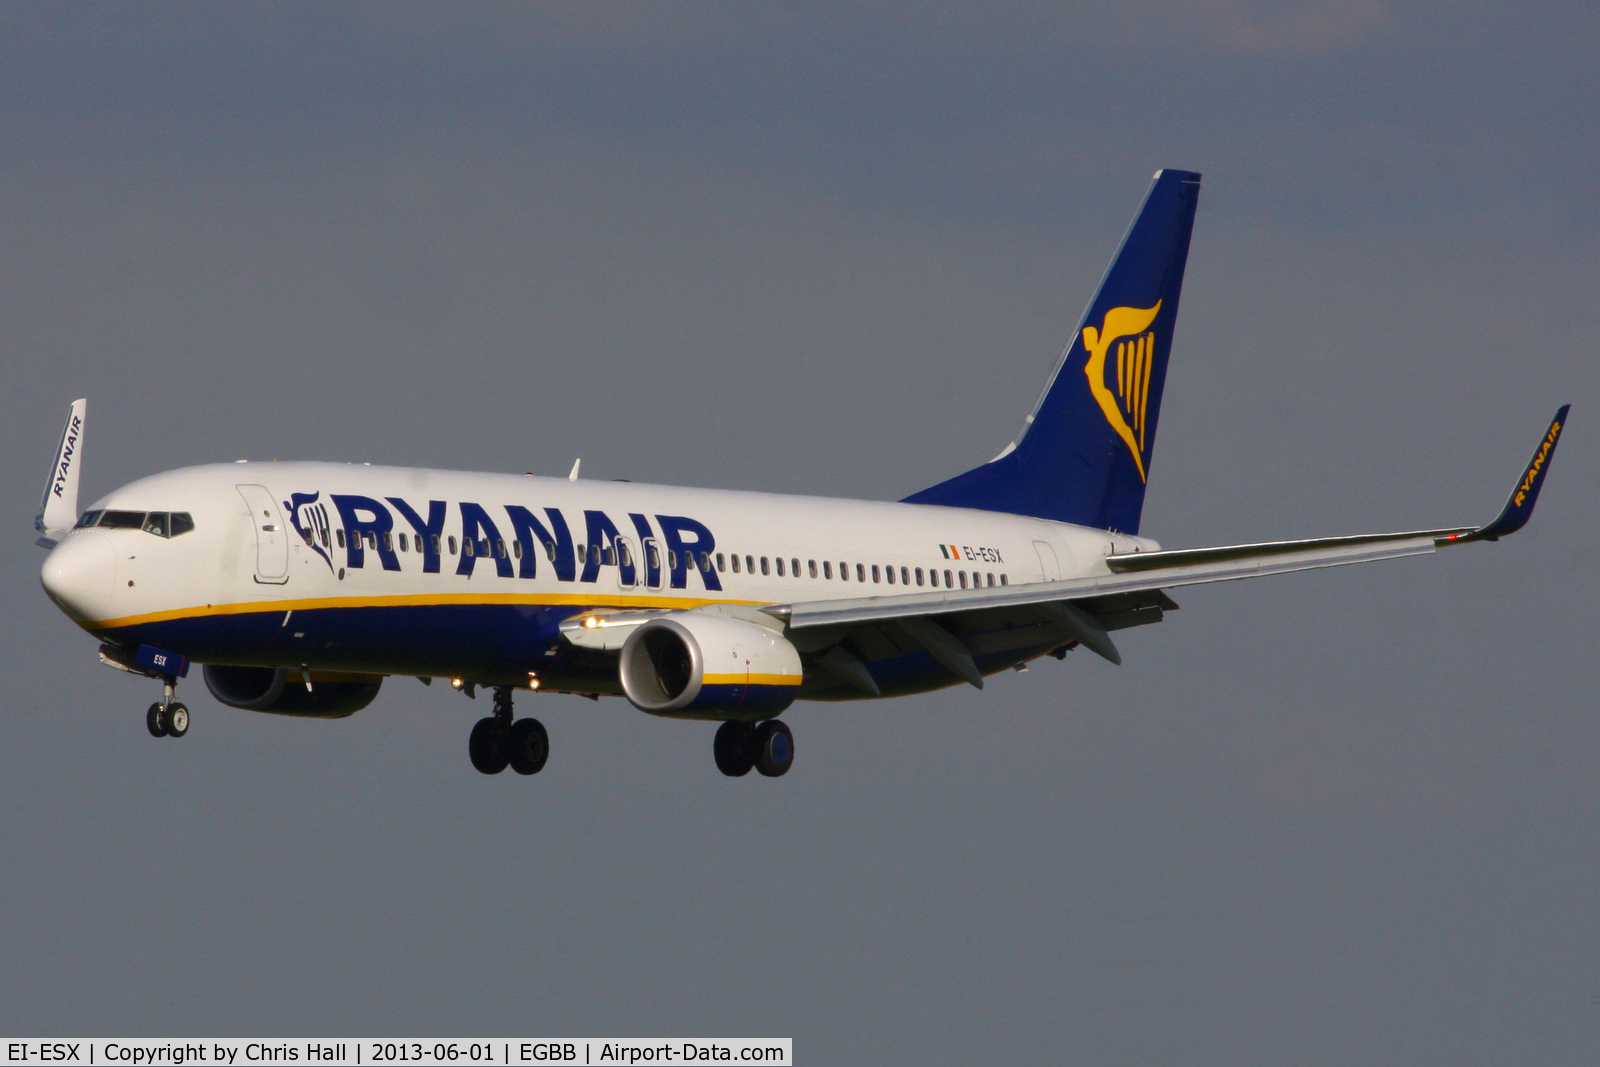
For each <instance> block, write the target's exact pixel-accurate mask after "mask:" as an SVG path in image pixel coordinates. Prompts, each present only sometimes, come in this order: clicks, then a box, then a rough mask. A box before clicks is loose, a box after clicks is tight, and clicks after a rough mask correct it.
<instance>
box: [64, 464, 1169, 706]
mask: <svg viewBox="0 0 1600 1067" xmlns="http://www.w3.org/2000/svg"><path fill="white" fill-rule="evenodd" d="M408 510H409V517H408ZM108 511H120V512H151V513H155V512H165V513H186V514H188V515H190V516H192V518H193V523H194V528H193V530H192V531H188V532H185V533H182V534H180V535H176V536H170V537H161V536H157V535H156V534H152V533H147V532H145V531H143V530H141V529H133V528H117V529H112V528H101V527H92V528H86V529H78V530H75V531H74V532H73V533H72V534H70V535H69V536H68V537H67V538H66V539H65V540H64V541H63V542H62V543H61V544H60V545H59V546H58V547H57V548H55V549H54V550H53V551H52V553H51V555H50V557H49V559H48V560H47V562H46V563H45V567H44V582H45V586H46V589H47V590H48V591H49V592H50V593H51V595H52V597H53V598H54V599H55V600H56V601H57V603H58V604H60V606H61V607H62V608H63V609H64V610H65V611H66V612H67V613H68V614H69V615H70V616H71V617H72V618H73V619H74V620H76V621H77V622H78V623H79V624H80V625H81V626H83V627H84V628H85V629H87V630H89V631H91V632H93V633H96V634H100V635H104V636H106V637H108V638H110V639H114V640H116V641H118V642H120V643H123V644H130V643H148V644H151V645H157V646H161V647H176V648H178V649H179V650H180V651H183V652H184V653H185V654H188V655H190V656H192V658H194V659H196V660H197V661H201V662H221V663H244V664H258V665H264V666H284V667H289V668H296V667H310V668H312V669H330V670H335V669H342V670H369V671H373V672H376V673H404V674H417V675H422V676H434V675H440V676H457V677H461V676H465V677H468V678H471V677H473V676H474V675H483V676H484V677H483V680H484V681H486V682H487V681H491V680H493V678H492V677H489V676H491V675H497V674H512V673H516V672H517V671H521V670H522V669H523V668H524V667H525V666H526V664H525V663H523V662H521V661H523V660H528V659H534V660H537V659H538V658H539V657H540V656H549V655H551V654H552V653H550V652H549V651H548V649H549V647H550V646H551V644H552V642H553V641H554V640H555V638H556V633H555V629H554V628H555V626H556V625H557V624H558V623H559V621H560V620H561V619H563V618H566V617H570V616H571V615H574V614H577V613H579V612H583V611H593V610H597V609H598V610H615V609H621V610H627V609H639V608H651V609H674V608H694V607H699V606H703V605H708V604H727V605H730V606H731V605H769V604H785V603H793V602H797V601H813V602H814V601H819V600H827V599H833V598H839V599H847V598H859V597H862V596H869V595H874V594H892V593H900V592H912V591H915V590H917V589H918V588H919V587H920V588H957V589H959V588H966V587H968V586H969V585H973V584H983V585H986V586H987V585H999V584H1009V585H1017V584H1024V583H1032V582H1039V581H1050V580H1055V579H1059V578H1073V577H1082V576H1088V575H1095V574H1104V573H1107V570H1106V565H1105V562H1104V561H1105V558H1106V557H1107V556H1108V555H1109V554H1112V553H1126V552H1133V551H1148V550H1151V549H1154V548H1156V547H1158V546H1156V545H1155V543H1154V542H1152V541H1149V540H1148V539H1143V538H1138V537H1131V536H1125V535H1120V534H1112V533H1107V532H1106V531H1102V530H1091V529H1085V528H1083V527H1077V526H1070V525H1066V524H1062V523H1056V522H1049V521H1045V520H1041V519H1033V518H1026V517H1022V516H1017V515H1010V514H1005V513H999V512H988V511H976V510H968V509H962V508H946V507H929V506H920V505H910V504H898V503H879V502H868V501H854V500H837V499H828V498H821V497H800V496H785V495H779V494H773V493H753V492H735V491H727V490H711V489H685V488H676V487H670V486H656V485H641V484H633V483H627V482H600V481H584V480H577V481H569V480H567V479H556V478H542V477H535V476H531V475H529V476H518V475H506V474H478V473H463V472H455V471H438V470H425V469H411V468H396V467H375V466H367V465H355V464H339V463H233V464H214V465H208V466H201V467H191V468H185V469H181V470H176V471H170V472H166V473H163V474H158V475H154V476H151V477H148V478H144V479H141V480H139V481H135V482H132V483H130V484H128V485H126V486H123V487H122V488H120V489H117V490H116V491H114V492H112V493H110V494H108V495H106V496H105V497H103V498H101V499H100V500H99V501H97V502H96V503H95V504H94V505H93V506H92V507H91V508H90V509H89V511H88V512H86V514H93V513H96V512H108ZM530 519H531V521H530ZM435 539H437V540H435ZM434 544H437V545H438V552H437V554H435V553H434V551H433V546H434ZM702 553H703V554H704V555H703V558H704V564H702ZM630 564H631V566H630ZM511 630H520V633H519V634H518V635H517V636H516V637H515V639H512V638H511V637H510V636H509V632H510V631H511ZM508 642H509V643H508ZM503 665H509V666H505V669H504V670H501V666H503ZM946 681H947V679H944V678H941V680H940V684H944V683H945V682H946ZM591 688H592V687H591Z"/></svg>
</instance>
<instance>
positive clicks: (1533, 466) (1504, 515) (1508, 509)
mask: <svg viewBox="0 0 1600 1067" xmlns="http://www.w3.org/2000/svg"><path fill="white" fill-rule="evenodd" d="M1571 407H1572V405H1571V404H1562V405H1561V410H1559V411H1557V412H1556V417H1555V418H1554V419H1552V420H1551V421H1550V428H1549V429H1548V430H1546V431H1545V432H1544V437H1543V438H1542V439H1541V440H1540V441H1539V447H1538V448H1536V449H1534V450H1533V458H1532V459H1530V460H1528V466H1527V467H1526V468H1525V469H1524V470H1523V472H1522V477H1520V478H1518V479H1517V484H1516V486H1515V487H1513V488H1512V490H1511V496H1510V497H1508V498H1507V499H1506V506H1505V507H1504V508H1501V509H1500V514H1499V515H1498V516H1496V517H1495V520H1494V521H1493V522H1491V523H1489V524H1488V525H1486V526H1480V527H1478V528H1477V529H1476V530H1472V531H1470V532H1467V533H1455V534H1449V535H1448V536H1445V537H1441V538H1439V544H1441V545H1452V544H1454V545H1460V544H1465V543H1466V542H1468V541H1498V540H1500V538H1502V537H1504V536H1506V535H1507V534H1514V533H1516V532H1517V531H1518V530H1520V529H1522V528H1523V527H1524V526H1526V525H1527V524H1528V519H1530V518H1531V517H1532V516H1533V505H1534V504H1536V503H1538V501H1539V488H1540V486H1542V485H1544V476H1545V475H1546V474H1549V473H1550V460H1551V459H1552V458H1553V457H1554V456H1555V454H1556V442H1557V441H1559V440H1560V439H1561V430H1562V428H1563V427H1565V426H1566V424H1567V412H1568V410H1570V409H1571Z"/></svg>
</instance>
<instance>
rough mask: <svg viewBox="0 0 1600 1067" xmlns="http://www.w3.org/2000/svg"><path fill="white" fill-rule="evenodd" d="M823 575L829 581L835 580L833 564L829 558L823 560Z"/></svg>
mask: <svg viewBox="0 0 1600 1067" xmlns="http://www.w3.org/2000/svg"><path fill="white" fill-rule="evenodd" d="M822 576H823V577H824V578H826V579H828V580H829V581H832V580H833V564H832V563H830V562H829V561H828V560H823V561H822Z"/></svg>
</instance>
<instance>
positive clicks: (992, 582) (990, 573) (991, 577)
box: [985, 571, 994, 587]
mask: <svg viewBox="0 0 1600 1067" xmlns="http://www.w3.org/2000/svg"><path fill="white" fill-rule="evenodd" d="M985 584H987V585H989V586H991V587H993V585H994V572H993V571H990V572H989V580H988V582H987V583H985Z"/></svg>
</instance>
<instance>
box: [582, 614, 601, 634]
mask: <svg viewBox="0 0 1600 1067" xmlns="http://www.w3.org/2000/svg"><path fill="white" fill-rule="evenodd" d="M599 625H600V620H599V619H597V618H595V617H594V616H593V615H590V616H589V617H588V618H587V619H584V620H583V626H584V629H586V630H593V629H595V628H596V627H598V626H599Z"/></svg>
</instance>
